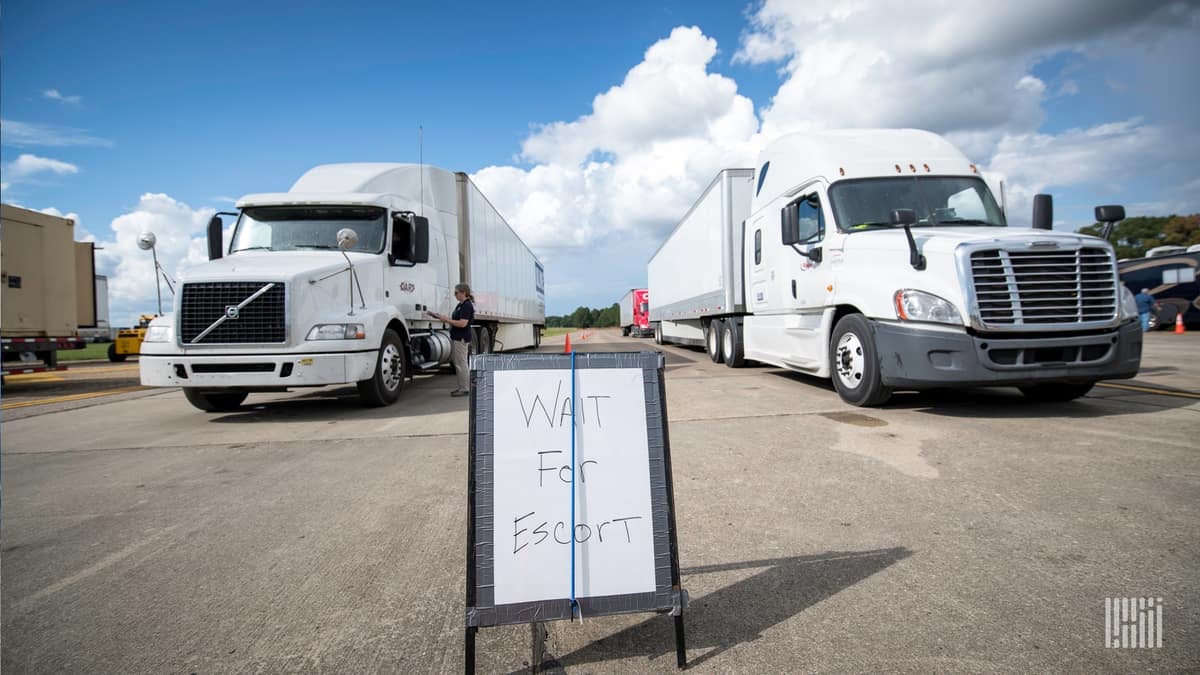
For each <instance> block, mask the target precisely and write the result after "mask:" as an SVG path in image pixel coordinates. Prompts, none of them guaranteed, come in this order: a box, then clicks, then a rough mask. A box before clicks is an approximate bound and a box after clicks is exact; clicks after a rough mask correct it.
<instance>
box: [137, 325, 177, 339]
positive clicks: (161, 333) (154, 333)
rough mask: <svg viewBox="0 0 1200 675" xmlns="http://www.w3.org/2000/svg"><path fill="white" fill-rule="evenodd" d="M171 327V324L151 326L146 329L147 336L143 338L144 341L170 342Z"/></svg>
mask: <svg viewBox="0 0 1200 675" xmlns="http://www.w3.org/2000/svg"><path fill="white" fill-rule="evenodd" d="M170 341H171V327H170V326H150V327H149V328H147V329H146V336H145V337H143V338H142V342H170Z"/></svg>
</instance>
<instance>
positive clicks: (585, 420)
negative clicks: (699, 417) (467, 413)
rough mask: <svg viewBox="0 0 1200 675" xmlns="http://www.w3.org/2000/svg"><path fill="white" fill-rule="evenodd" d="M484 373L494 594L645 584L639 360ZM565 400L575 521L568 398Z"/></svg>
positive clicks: (533, 596)
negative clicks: (490, 424)
mask: <svg viewBox="0 0 1200 675" xmlns="http://www.w3.org/2000/svg"><path fill="white" fill-rule="evenodd" d="M575 377H576V380H575V398H574V399H572V397H571V372H570V371H569V370H520V371H506V370H500V371H496V373H495V389H494V391H495V399H494V406H493V412H494V415H495V417H494V433H495V436H494V439H493V443H494V457H495V464H494V471H495V473H494V482H493V490H494V492H493V495H494V500H495V501H494V506H495V522H494V527H493V544H494V555H495V575H496V586H495V593H496V604H497V605H506V604H512V603H517V602H534V601H540V600H555V599H561V598H568V597H570V594H571V573H570V570H571V548H572V543H571V542H572V540H574V542H575V544H574V548H575V597H577V598H584V597H598V596H607V595H626V594H632V593H646V592H653V591H654V590H655V578H654V531H653V523H652V521H651V517H650V516H651V514H650V464H649V458H648V454H649V450H648V447H647V443H646V399H645V389H644V386H645V384H644V379H643V375H642V371H641V370H640V369H636V368H620V369H613V368H596V369H580V370H577V371H576V376H575ZM572 400H573V401H574V407H575V413H576V417H575V426H576V432H577V433H576V437H575V464H574V468H575V470H576V471H577V473H576V476H575V489H576V502H575V532H574V537H572V533H571V486H570V484H571V473H572V464H571V409H572Z"/></svg>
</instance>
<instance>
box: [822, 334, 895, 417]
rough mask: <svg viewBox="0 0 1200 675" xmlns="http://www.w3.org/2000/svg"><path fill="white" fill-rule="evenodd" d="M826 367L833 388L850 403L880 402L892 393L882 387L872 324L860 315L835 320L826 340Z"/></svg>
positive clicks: (884, 400) (859, 404)
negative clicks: (829, 335)
mask: <svg viewBox="0 0 1200 675" xmlns="http://www.w3.org/2000/svg"><path fill="white" fill-rule="evenodd" d="M829 367H830V370H831V371H833V372H832V373H831V375H832V376H833V387H834V389H837V393H838V396H841V397H842V400H843V401H845V402H846V403H849V404H850V405H856V406H860V407H861V406H876V405H882V404H883V403H886V402H887V400H888V399H889V398H891V396H892V390H891V389H890V388H889V387H885V386H883V379H882V375H881V374H880V371H879V354H878V353H877V352H876V350H875V336H874V334H873V333H872V331H871V325H870V323H868V322H867V320H866V319H864V318H863V316H862V315H861V314H847V315H846V316H843V317H842V318H841V319H840V320H839V321H838V322H837V326H835V327H834V329H833V336H832V337H831V338H830V340H829Z"/></svg>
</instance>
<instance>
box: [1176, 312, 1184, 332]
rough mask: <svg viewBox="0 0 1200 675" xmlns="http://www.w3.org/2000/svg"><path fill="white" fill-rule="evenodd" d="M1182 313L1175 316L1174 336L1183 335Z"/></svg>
mask: <svg viewBox="0 0 1200 675" xmlns="http://www.w3.org/2000/svg"><path fill="white" fill-rule="evenodd" d="M1183 332H1184V331H1183V313H1182V312H1181V313H1179V314H1176V315H1175V334H1176V335H1183Z"/></svg>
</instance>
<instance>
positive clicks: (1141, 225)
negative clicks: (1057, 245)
mask: <svg viewBox="0 0 1200 675" xmlns="http://www.w3.org/2000/svg"><path fill="white" fill-rule="evenodd" d="M1079 232H1080V233H1082V234H1090V235H1093V236H1097V237H1098V236H1100V235H1101V234H1103V233H1104V225H1103V224H1102V223H1095V224H1093V225H1088V226H1087V227H1084V228H1081V229H1080V230H1079ZM1109 241H1110V242H1112V245H1113V248H1115V249H1116V250H1117V257H1118V258H1141V257H1143V256H1145V255H1146V251H1148V250H1150V249H1152V248H1154V247H1156V246H1192V245H1195V244H1200V213H1193V214H1192V215H1190V216H1134V217H1132V218H1126V219H1125V220H1122V221H1121V222H1119V223H1117V226H1116V227H1114V228H1113V233H1112V235H1111V236H1110V237H1109Z"/></svg>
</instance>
